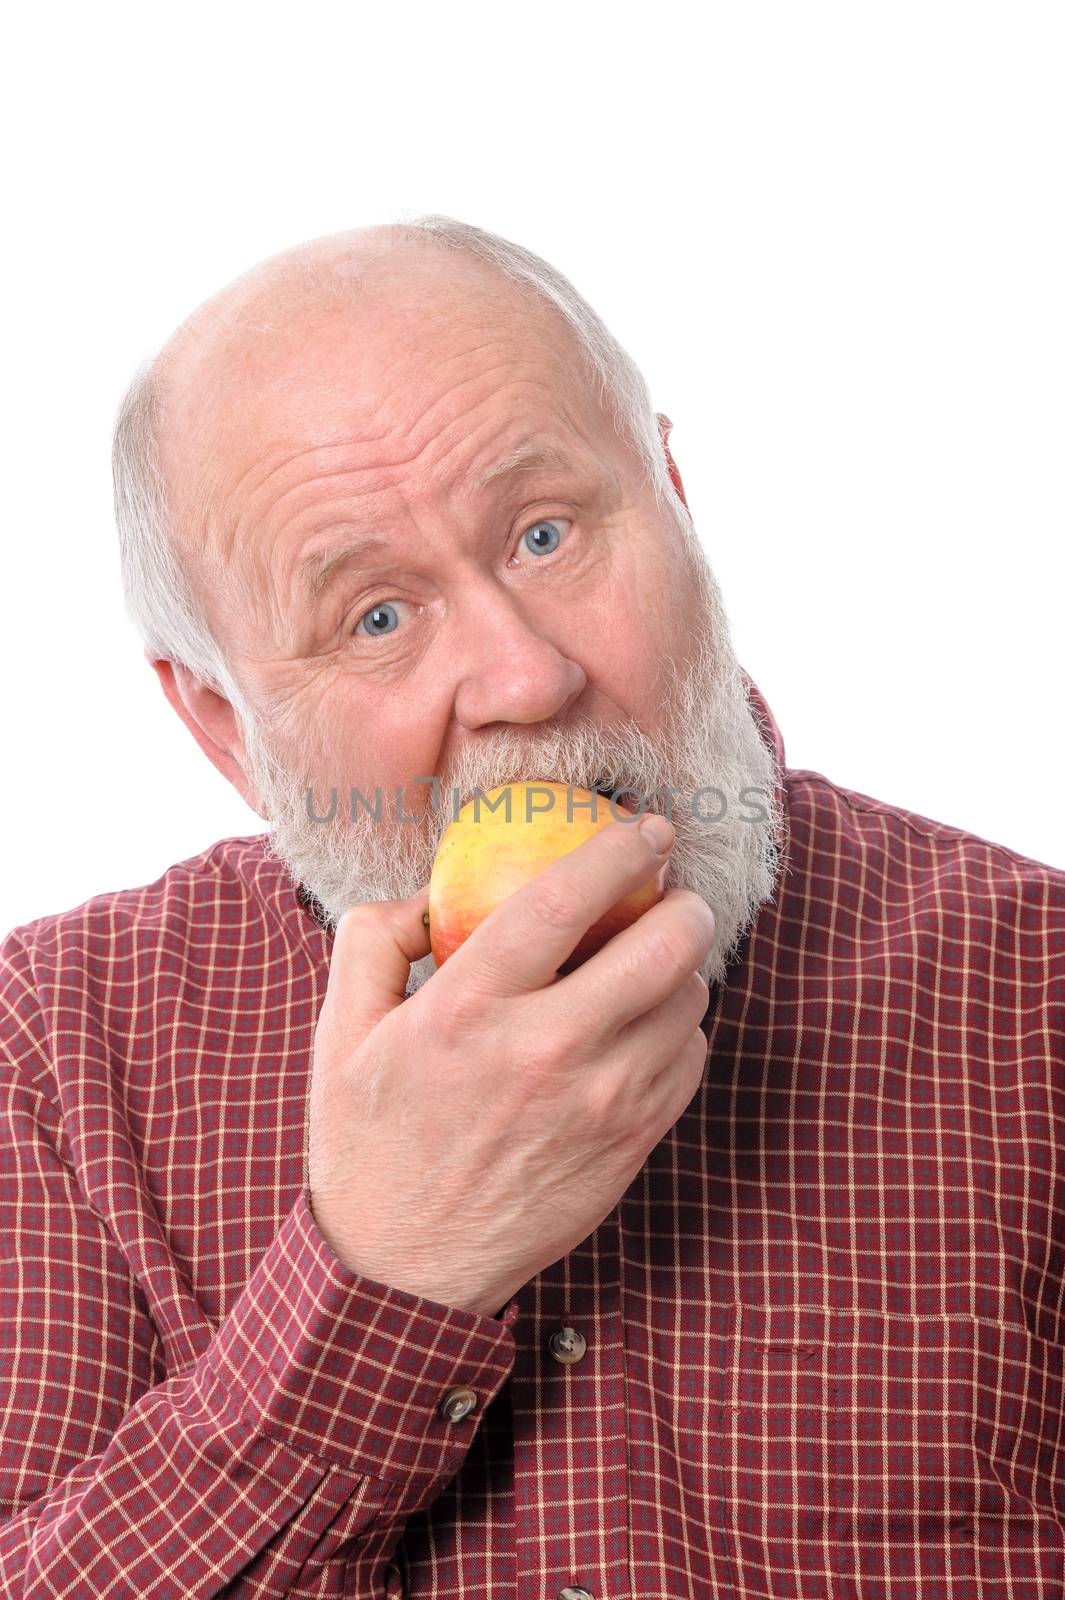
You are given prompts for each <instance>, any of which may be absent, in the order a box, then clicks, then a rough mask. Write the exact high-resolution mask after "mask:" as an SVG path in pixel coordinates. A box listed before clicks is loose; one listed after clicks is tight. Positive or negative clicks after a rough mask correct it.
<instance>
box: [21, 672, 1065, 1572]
mask: <svg viewBox="0 0 1065 1600" xmlns="http://www.w3.org/2000/svg"><path fill="white" fill-rule="evenodd" d="M751 691H752V699H753V701H754V703H755V705H756V706H757V707H758V709H759V711H760V714H761V716H762V717H763V719H764V723H765V731H766V737H768V738H771V739H772V740H773V742H774V744H775V746H776V749H777V752H778V755H779V757H780V759H781V763H782V764H783V745H782V742H781V739H780V734H779V730H778V729H777V728H776V725H775V723H774V722H773V719H772V716H771V714H770V713H769V709H768V707H767V706H766V705H765V702H764V700H762V699H761V697H760V696H759V695H758V692H757V690H756V689H755V688H754V686H753V685H752V686H751ZM783 792H784V800H785V804H786V814H787V821H788V836H787V841H786V854H785V859H784V865H783V871H782V876H781V879H780V882H779V884H778V887H777V891H776V893H775V896H774V899H773V900H772V902H770V903H769V904H767V905H766V906H764V907H763V908H762V910H761V911H760V913H759V915H758V918H757V920H756V923H755V926H754V928H753V930H752V931H751V933H750V934H749V935H748V937H747V938H746V939H745V941H744V944H743V946H742V949H741V951H740V953H739V959H738V961H737V964H736V965H735V967H734V968H732V969H730V973H729V976H728V979H727V981H726V982H725V983H724V984H723V985H715V986H714V987H713V989H712V990H711V998H710V1005H709V1009H708V1012H707V1016H706V1024H705V1025H706V1028H707V1031H708V1035H709V1040H710V1045H711V1049H710V1053H709V1057H708V1061H707V1067H706V1072H705V1076H704V1081H703V1084H702V1087H701V1089H700V1090H699V1091H698V1092H697V1094H696V1095H695V1097H694V1099H693V1100H692V1102H691V1104H690V1105H689V1107H688V1109H687V1110H686V1111H685V1113H684V1114H683V1116H682V1117H681V1118H680V1120H679V1121H678V1122H677V1124H676V1126H675V1127H674V1128H673V1129H672V1130H671V1131H670V1132H669V1133H668V1134H667V1135H666V1137H665V1138H663V1139H662V1140H661V1142H660V1143H659V1144H658V1145H657V1146H656V1147H655V1149H654V1150H653V1151H652V1152H651V1154H650V1155H649V1157H648V1159H647V1161H646V1164H645V1166H644V1168H643V1169H642V1171H641V1173H640V1174H639V1176H638V1177H637V1178H636V1179H635V1180H634V1181H633V1183H632V1184H631V1185H630V1187H629V1188H628V1190H627V1191H626V1193H625V1194H624V1195H623V1196H622V1197H621V1199H620V1201H619V1202H618V1204H617V1206H616V1207H615V1208H614V1210H613V1211H612V1212H611V1213H610V1215H609V1216H608V1217H607V1218H606V1219H605V1220H604V1221H603V1222H602V1224H601V1225H600V1226H599V1227H598V1228H597V1229H596V1230H595V1231H594V1233H592V1234H591V1235H590V1236H589V1237H588V1238H587V1239H586V1240H585V1241H584V1242H583V1243H582V1244H581V1245H579V1246H578V1247H577V1248H576V1249H574V1250H573V1251H572V1252H571V1253H570V1254H569V1255H568V1256H566V1257H565V1258H564V1259H562V1260H561V1261H559V1262H557V1263H556V1264H555V1265H553V1266H552V1267H550V1268H548V1269H547V1270H546V1271H544V1272H541V1273H539V1274H538V1275H537V1276H536V1277H535V1278H533V1279H531V1280H530V1282H529V1283H527V1284H526V1285H525V1286H524V1287H523V1288H522V1289H521V1290H520V1292H519V1293H518V1294H516V1295H515V1296H514V1298H513V1299H512V1300H510V1301H509V1302H508V1304H507V1305H506V1307H504V1308H502V1309H501V1311H500V1313H499V1314H498V1316H495V1317H492V1316H482V1315H478V1314H475V1313H471V1312H467V1311H463V1310H458V1309H454V1308H449V1307H447V1306H444V1305H441V1304H437V1303H435V1302H433V1301H430V1300H426V1299H423V1298H420V1297H418V1296H416V1295H412V1294H408V1293H406V1292H404V1291H402V1290H399V1289H395V1288H391V1287H389V1286H387V1285H385V1284H382V1283H378V1282H375V1281H373V1280H370V1279H367V1278H364V1277H361V1276H359V1275H358V1274H356V1273H353V1272H351V1271H350V1270H348V1269H347V1268H345V1267H344V1266H343V1265H342V1264H341V1263H340V1262H339V1261H338V1260H337V1259H336V1257H335V1256H333V1254H332V1252H331V1250H330V1249H329V1247H328V1245H327V1243H326V1241H325V1240H324V1239H323V1237H322V1236H321V1234H320V1233H319V1232H318V1230H317V1228H316V1226H315V1222H314V1219H313V1215H312V1214H311V1212H310V1210H309V1208H308V1202H307V1192H306V1187H305V1184H306V1169H305V1153H304V1152H305V1102H306V1091H307V1082H308V1072H309V1064H310V1061H311V1050H312V1040H313V1031H314V1026H315V1021H316V1018H317V1014H318V1010H319V1006H320V1004H321V1001H322V999H323V997H324V993H325V984H326V976H327V971H328V963H329V955H330V946H331V937H330V935H329V934H328V932H327V931H326V930H325V929H324V928H323V927H322V925H321V924H320V922H319V921H317V920H316V918H315V915H314V907H313V903H309V902H308V901H307V900H306V899H305V898H301V897H300V896H298V895H297V893H296V891H295V890H294V888H293V886H292V884H291V882H290V881H289V880H288V878H287V875H286V874H285V873H284V870H283V869H282V868H281V867H280V865H279V863H278V862H277V861H276V860H274V859H272V858H271V857H269V856H268V855H266V854H265V853H264V851H263V840H264V838H265V837H266V835H256V836H252V837H246V838H230V839H223V840H222V841H220V842H219V843H217V844H215V845H214V846H213V847H211V848H210V849H208V850H206V851H204V852H203V853H202V854H201V855H198V856H196V857H194V858H192V859H191V860H187V861H182V862H179V863H177V864H176V865H174V866H172V867H171V868H170V869H169V870H168V871H166V872H165V873H163V875H162V876H161V877H160V878H158V879H157V880H156V881H155V882H154V883H151V884H148V885H146V886H143V887H141V888H136V889H130V890H124V891H120V892H116V893H111V894H103V895H99V896H96V897H95V898H93V899H91V900H89V901H87V902H86V903H85V904H84V905H82V906H78V907H76V908H75V909H73V910H70V911H66V912H64V913H62V914H58V915H49V916H43V917H40V918H38V919H37V920H36V921H33V922H30V923H28V924H25V925H23V926H20V927H18V928H16V929H14V930H13V931H12V932H11V933H10V934H9V935H8V936H7V938H6V939H5V940H4V941H3V944H2V946H0V1053H2V1061H3V1091H4V1092H3V1109H2V1115H0V1136H2V1152H0V1226H2V1231H3V1251H2V1266H3V1301H2V1318H0V1321H2V1329H0V1337H2V1348H0V1446H2V1449H0V1590H2V1592H3V1593H4V1594H10V1595H20V1596H26V1597H34V1600H36V1597H38V1596H41V1597H43V1596H45V1595H47V1596H49V1597H52V1600H54V1597H71V1600H74V1597H77V1600H81V1597H85V1596H96V1595H106V1596H108V1597H109V1600H122V1597H126V1596H129V1597H133V1596H137V1597H138V1600H139V1597H144V1596H151V1597H153V1600H170V1597H173V1600H177V1597H178V1596H182V1597H187V1596H208V1595H227V1596H234V1597H240V1600H251V1597H253V1596H255V1597H266V1596H280V1595H295V1596H303V1597H306V1600H310V1597H312V1596H314V1597H315V1600H331V1597H340V1596H355V1597H369V1596H399V1595H408V1596H412V1597H417V1600H452V1597H458V1596H477V1597H489V1600H495V1597H500V1596H511V1597H514V1596H517V1597H520V1600H556V1597H557V1596H564V1597H567V1600H571V1597H574V1596H576V1597H578V1600H584V1597H585V1595H591V1596H594V1597H595V1600H673V1597H677V1596H681V1597H685V1600H706V1597H713V1596H722V1597H724V1596H738V1597H739V1596H742V1597H752V1600H753V1597H755V1596H759V1597H761V1596H802V1597H806V1600H814V1597H825V1600H852V1597H853V1600H858V1597H862V1600H873V1597H879V1596H892V1597H904V1596H906V1597H909V1596H914V1597H920V1600H941V1597H942V1600H945V1597H947V1596H951V1597H955V1596H956V1597H960V1600H968V1597H970V1596H972V1597H974V1600H1006V1597H1008V1600H1029V1597H1031V1600H1036V1597H1037V1596H1038V1597H1043V1600H1051V1597H1053V1600H1062V1596H1063V1595H1065V1390H1063V1385H1065V1292H1063V1290H1065V1187H1063V1186H1065V1161H1063V1150H1065V1043H1063V1033H1065V981H1063V978H1065V872H1061V871H1058V870H1056V869H1054V868H1052V867H1049V866H1046V865H1043V864H1040V863H1039V862H1036V861H1032V860H1029V859H1026V858H1025V857H1023V856H1021V855H1019V854H1017V853H1016V852H1015V851H1012V850H1009V849H1006V848H1004V847H1003V846H1001V845H996V844H992V843H989V842H988V841H986V840H983V839H980V838H977V837H975V836H974V835H972V834H970V833H965V832H962V831H961V830H959V829H957V828H952V827H947V826H944V825H943V824H941V823H938V822H933V821H930V820H929V819H927V818H925V817H921V816H917V815H914V814H912V813H909V812H906V811H903V810H900V809H899V808H898V807H896V806H891V805H886V804H883V803H881V802H880V801H878V800H873V799H870V798H869V797H868V796H866V795H862V794H857V793H854V792H852V791H850V790H847V789H843V788H840V787H839V786H838V785H836V784H834V783H832V782H830V781H829V780H828V779H827V778H825V777H823V776H822V775H821V774H819V773H816V772H809V771H796V770H788V769H786V768H785V769H784V779H783ZM558 1204H559V1205H565V1204H566V1194H565V1191H564V1190H561V1191H560V1192H559V1195H558ZM564 1330H566V1331H564Z"/></svg>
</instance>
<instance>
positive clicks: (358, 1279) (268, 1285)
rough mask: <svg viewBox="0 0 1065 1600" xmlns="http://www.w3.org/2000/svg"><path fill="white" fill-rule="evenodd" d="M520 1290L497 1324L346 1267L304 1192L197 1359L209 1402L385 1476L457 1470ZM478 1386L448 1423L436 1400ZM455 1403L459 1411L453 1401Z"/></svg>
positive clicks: (496, 1370)
mask: <svg viewBox="0 0 1065 1600" xmlns="http://www.w3.org/2000/svg"><path fill="white" fill-rule="evenodd" d="M520 1309H521V1308H520V1305H519V1303H518V1297H517V1296H516V1295H515V1296H513V1297H512V1298H511V1299H510V1300H508V1302H507V1304H506V1305H505V1306H504V1307H503V1309H502V1310H501V1311H500V1312H499V1313H498V1315H497V1316H495V1317H490V1316H487V1315H481V1314H480V1313H479V1312H475V1311H465V1310H462V1309H460V1308H459V1307H456V1306H445V1305H442V1304H440V1303H438V1302H437V1301H435V1300H427V1299H425V1298H424V1297H423V1296H421V1295H417V1294H410V1293H408V1292H407V1291H406V1290H405V1289H396V1288H392V1287H390V1286H388V1285H386V1284H382V1283H378V1282H377V1281H376V1280H375V1279H373V1278H365V1277H363V1276H362V1274H361V1273H358V1272H353V1271H351V1269H350V1268H348V1267H346V1266H345V1265H344V1263H343V1262H341V1261H340V1260H339V1259H338V1257H337V1256H336V1254H335V1253H334V1251H333V1249H332V1246H331V1245H330V1244H329V1242H328V1240H327V1239H326V1238H325V1236H324V1235H323V1234H322V1232H321V1230H320V1229H319V1227H318V1224H317V1222H316V1220H315V1216H314V1212H313V1211H312V1210H311V1204H310V1197H309V1194H308V1192H307V1188H306V1185H304V1187H303V1188H302V1189H301V1190H300V1192H299V1195H298V1196H297V1198H296V1201H295V1203H294V1204H293V1206H292V1209H291V1211H290V1212H289V1214H288V1216H287V1217H286V1218H285V1221H284V1223H283V1224H282V1226H281V1228H280V1230H279V1232H278V1234H277V1236H276V1237H275V1239H274V1240H273V1242H272V1243H271V1244H270V1246H269V1247H268V1249H267V1250H266V1252H265V1254H264V1255H263V1257H262V1258H261V1260H260V1261H259V1263H258V1265H257V1266H256V1267H255V1270H254V1271H253V1272H252V1274H251V1277H250V1278H249V1279H248V1281H247V1283H246V1284H245V1286H244V1288H243V1290H242V1291H241V1293H240V1296H239V1298H238V1299H237V1300H236V1301H235V1302H234V1304H233V1306H232V1308H231V1310H230V1311H229V1313H228V1315H227V1316H226V1317H225V1319H224V1320H223V1322H222V1323H221V1325H220V1327H219V1329H218V1332H217V1333H216V1335H215V1337H214V1338H213V1339H212V1341H211V1343H210V1344H209V1345H208V1347H207V1349H206V1350H205V1351H204V1352H203V1355H202V1356H201V1357H200V1360H199V1362H198V1363H197V1375H198V1378H199V1383H200V1387H201V1390H202V1393H203V1398H204V1402H205V1403H206V1404H208V1405H210V1404H211V1402H212V1400H213V1401H214V1402H215V1403H216V1404H219V1405H222V1406H224V1407H225V1408H226V1409H227V1410H229V1411H233V1410H234V1409H236V1410H238V1411H239V1412H240V1414H241V1415H242V1416H243V1418H244V1419H245V1420H246V1421H247V1422H249V1423H251V1424H252V1425H253V1426H254V1427H255V1428H256V1429H257V1430H258V1431H259V1432H261V1433H263V1434H265V1435H268V1436H270V1437H272V1438H275V1439H281V1440H284V1442H285V1443H286V1444H290V1445H294V1446H295V1447H296V1448H297V1449H300V1450H304V1451H307V1452H310V1453H313V1454H314V1455H316V1456H318V1457H320V1458H322V1459H324V1460H327V1461H330V1462H332V1463H334V1464H335V1465H338V1466H341V1467H344V1468H346V1469H347V1470H353V1471H356V1472H360V1473H367V1474H369V1475H370V1476H372V1477H374V1478H379V1479H382V1480H384V1481H386V1482H396V1483H399V1482H402V1483H404V1484H406V1485H410V1484H411V1480H412V1479H415V1480H417V1481H418V1482H419V1483H422V1484H428V1483H429V1482H431V1481H434V1480H436V1479H439V1478H445V1479H449V1478H451V1477H453V1476H454V1474H455V1473H456V1472H457V1471H458V1469H459V1467H460V1466H461V1465H462V1462H463V1460H464V1458H465V1456H466V1454H467V1452H468V1450H469V1448H470V1444H471V1443H472V1440H473V1436H474V1434H475V1432H476V1429H477V1424H478V1422H479V1420H480V1418H481V1417H482V1416H483V1414H484V1411H485V1409H486V1407H487V1406H488V1405H489V1403H490V1402H491V1401H492V1400H493V1399H494V1398H495V1396H496V1395H497V1394H498V1392H499V1390H500V1389H501V1388H502V1387H503V1385H504V1383H505V1382H506V1381H507V1379H508V1378H509V1376H510V1373H511V1371H512V1369H513V1366H514V1361H515V1356H516V1343H515V1338H514V1334H513V1331H512V1330H513V1327H514V1324H515V1322H516V1321H517V1318H518V1316H519V1314H520ZM456 1388H461V1389H472V1390H473V1391H474V1393H475V1395H476V1397H477V1398H476V1405H475V1406H474V1408H473V1409H472V1410H471V1411H469V1412H468V1414H467V1415H465V1416H463V1417H461V1418H460V1419H459V1420H457V1421H448V1419H447V1418H446V1417H445V1416H444V1415H443V1414H442V1412H441V1410H440V1405H441V1402H442V1401H443V1400H444V1397H445V1396H446V1395H447V1394H448V1392H449V1391H450V1390H452V1389H456ZM456 1409H461V1407H457V1408H456Z"/></svg>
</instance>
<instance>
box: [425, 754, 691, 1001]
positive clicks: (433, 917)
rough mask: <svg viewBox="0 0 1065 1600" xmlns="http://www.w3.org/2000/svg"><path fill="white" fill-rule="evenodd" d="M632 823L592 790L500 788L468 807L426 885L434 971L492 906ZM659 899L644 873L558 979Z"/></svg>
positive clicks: (444, 841) (623, 810) (446, 837)
mask: <svg viewBox="0 0 1065 1600" xmlns="http://www.w3.org/2000/svg"><path fill="white" fill-rule="evenodd" d="M507 791H509V794H510V814H509V818H508V815H507V809H506V798H505V797H506V794H507ZM530 791H531V792H530ZM567 794H569V795H572V810H573V816H572V820H568V819H567V810H568V807H567ZM501 797H502V798H501ZM593 800H594V801H595V814H594V816H593V812H592V807H591V802H592V801H593ZM493 804H497V805H498V809H491V807H492V806H493ZM548 807H549V809H548ZM635 816H636V813H634V812H632V811H630V810H629V809H628V807H626V806H623V805H621V804H620V803H619V802H617V801H615V802H614V805H613V807H612V806H611V802H610V801H609V800H607V799H605V798H604V797H603V796H602V795H596V794H594V793H593V791H592V790H590V789H580V788H577V786H576V785H573V786H572V787H571V786H569V785H567V784H563V783H552V782H546V781H545V782H535V783H510V784H501V785H500V786H499V787H498V788H495V789H489V790H488V791H487V792H486V794H485V795H484V797H483V798H480V797H476V796H475V797H474V799H472V800H468V801H467V802H466V804H465V805H464V806H463V807H462V808H461V810H460V811H459V814H458V816H457V817H456V818H455V819H454V820H453V821H452V822H451V823H450V824H449V825H448V827H447V829H446V830H445V832H444V834H443V837H442V838H441V840H440V844H439V845H438V847H437V851H436V857H435V859H434V861H433V870H432V874H431V875H430V878H429V937H430V945H431V948H432V952H433V957H434V959H435V961H436V965H437V966H438V967H440V966H442V965H443V963H444V962H445V961H446V960H447V958H448V957H449V956H451V955H453V954H454V953H455V951H456V950H457V949H458V948H459V946H460V945H461V944H462V943H463V942H464V941H465V940H466V939H468V938H469V936H470V934H471V933H472V932H473V930H474V928H476V927H478V926H479V925H480V924H481V923H482V922H483V921H484V919H485V918H486V917H487V916H488V915H489V914H490V913H491V912H492V911H494V910H495V908H496V906H498V905H500V904H501V902H502V901H504V900H506V899H507V897H508V896H509V895H512V894H513V893H514V892H515V890H516V889H520V888H521V886H522V885H523V884H525V883H528V882H529V880H530V878H534V877H535V876H536V875H537V873H540V872H542V871H543V870H544V868H545V867H547V866H549V865H550V864H551V862H552V861H557V860H558V858H559V856H564V855H566V854H567V852H568V851H570V850H575V849H576V848H577V846H578V845H579V844H583V843H584V841H585V839H590V838H591V837H592V835H593V834H594V833H598V832H599V830H600V829H601V828H607V827H609V826H610V824H611V823H612V822H617V821H619V820H621V819H622V818H624V817H635ZM625 826H626V827H629V828H635V827H636V826H637V823H636V822H635V821H632V822H626V824H625ZM662 896H663V890H662V889H661V888H660V887H659V885H658V882H657V874H655V875H653V876H652V875H651V874H650V872H649V875H648V882H647V883H644V884H641V885H640V887H639V888H638V889H634V890H633V891H632V893H631V894H627V895H625V897H624V898H623V899H621V900H619V901H618V902H617V904H616V905H614V906H611V908H610V910H609V911H607V912H606V913H605V914H604V915H603V916H601V917H600V918H599V919H598V921H596V922H594V923H593V924H592V925H591V927H590V928H589V929H588V930H587V932H586V933H585V934H584V935H583V936H582V938H581V940H580V942H579V943H578V944H577V945H576V946H575V948H574V950H573V953H572V955H571V956H570V957H569V958H568V960H567V961H566V962H565V963H564V964H563V965H562V966H561V967H559V969H558V970H559V972H561V973H566V972H569V971H570V970H571V969H572V968H574V967H577V966H580V964H581V962H582V961H586V960H587V959H588V957H589V956H591V955H594V954H595V952H596V951H597V950H599V949H601V948H602V946H603V945H604V944H606V942H607V940H608V939H610V938H612V937H613V935H614V934H615V933H617V932H619V931H620V929H622V928H627V927H628V926H629V924H630V923H633V922H635V921H636V919H637V917H640V916H642V915H643V913H644V912H645V911H646V910H647V909H648V907H650V906H653V905H655V904H656V902H657V901H659V900H661V899H662Z"/></svg>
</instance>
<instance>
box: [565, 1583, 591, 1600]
mask: <svg viewBox="0 0 1065 1600" xmlns="http://www.w3.org/2000/svg"><path fill="white" fill-rule="evenodd" d="M558 1600H595V1595H594V1594H593V1593H592V1591H591V1590H590V1589H585V1588H584V1587H583V1586H582V1585H581V1584H579V1583H575V1584H574V1585H573V1586H572V1588H566V1589H560V1590H559V1591H558Z"/></svg>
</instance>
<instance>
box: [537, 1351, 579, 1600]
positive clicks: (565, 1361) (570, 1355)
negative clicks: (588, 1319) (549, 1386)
mask: <svg viewBox="0 0 1065 1600" xmlns="http://www.w3.org/2000/svg"><path fill="white" fill-rule="evenodd" d="M547 1348H548V1349H549V1350H550V1352H551V1354H552V1355H553V1356H554V1358H555V1360H556V1361H560V1362H561V1363H562V1365H563V1366H564V1367H572V1365H573V1363H574V1362H575V1361H579V1360H580V1359H581V1357H582V1356H583V1355H584V1352H585V1351H586V1350H587V1348H588V1343H587V1340H586V1339H585V1337H584V1335H583V1334H582V1333H578V1332H577V1330H576V1328H556V1330H555V1332H554V1333H553V1334H552V1335H551V1337H550V1339H549V1340H548V1341H547ZM573 1592H574V1594H576V1593H577V1590H574V1591H573Z"/></svg>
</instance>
